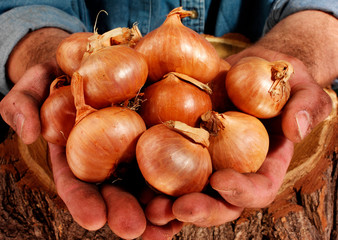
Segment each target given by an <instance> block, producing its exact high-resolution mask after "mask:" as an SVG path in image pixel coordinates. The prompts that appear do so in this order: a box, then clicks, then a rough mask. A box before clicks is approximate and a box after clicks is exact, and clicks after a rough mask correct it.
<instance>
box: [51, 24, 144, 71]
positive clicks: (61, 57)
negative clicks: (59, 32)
mask: <svg viewBox="0 0 338 240" xmlns="http://www.w3.org/2000/svg"><path fill="white" fill-rule="evenodd" d="M141 37H142V35H141V33H140V31H139V29H138V27H137V25H134V26H133V27H132V28H130V29H129V28H114V29H112V30H110V31H108V32H105V33H104V34H102V35H101V34H98V33H97V31H96V29H95V31H94V33H91V32H77V33H73V34H71V35H70V36H69V37H67V38H65V39H63V40H62V41H61V42H60V44H59V46H58V48H57V51H56V61H57V63H58V65H59V67H60V68H61V70H62V71H63V72H64V73H65V74H67V75H68V76H72V75H73V73H74V72H75V71H76V70H78V69H79V67H80V65H81V62H82V59H83V56H84V55H85V57H87V55H89V54H91V53H93V52H94V51H96V50H99V49H101V48H103V47H108V46H113V45H127V46H130V47H134V46H135V44H136V43H137V42H138V41H139V40H140V38H141Z"/></svg>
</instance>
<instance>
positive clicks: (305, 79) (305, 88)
mask: <svg viewBox="0 0 338 240" xmlns="http://www.w3.org/2000/svg"><path fill="white" fill-rule="evenodd" d="M294 79H295V80H293V81H291V86H292V88H291V89H292V90H291V97H290V99H289V101H288V102H287V104H286V105H285V107H284V110H283V113H282V129H283V132H284V134H285V136H286V137H287V138H289V139H290V140H291V141H293V142H300V141H301V140H302V139H304V138H305V137H306V136H307V135H308V134H309V133H310V132H311V131H312V129H313V128H314V127H315V126H316V125H317V124H319V123H320V122H321V121H323V120H324V119H325V118H326V117H327V116H328V115H329V114H330V112H331V109H332V102H331V98H330V97H329V95H328V94H327V93H326V92H325V91H324V90H323V89H322V88H321V87H319V85H317V84H316V83H315V82H314V80H312V78H311V77H310V75H308V74H307V72H302V71H298V72H295V76H294Z"/></svg>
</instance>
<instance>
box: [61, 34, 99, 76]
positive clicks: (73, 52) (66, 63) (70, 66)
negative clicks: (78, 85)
mask: <svg viewBox="0 0 338 240" xmlns="http://www.w3.org/2000/svg"><path fill="white" fill-rule="evenodd" d="M92 35H93V33H90V32H77V33H73V34H71V35H70V36H69V37H67V38H65V39H63V40H62V41H61V42H60V44H59V46H58V48H57V50H56V61H57V63H58V65H59V67H60V68H61V70H62V71H63V72H64V73H65V74H67V75H68V76H72V75H73V73H74V72H75V71H76V70H77V69H79V67H80V65H81V61H82V57H83V54H84V53H85V52H86V50H87V44H88V38H89V37H91V36H92Z"/></svg>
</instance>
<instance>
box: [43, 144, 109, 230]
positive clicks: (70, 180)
mask: <svg viewBox="0 0 338 240" xmlns="http://www.w3.org/2000/svg"><path fill="white" fill-rule="evenodd" d="M49 149H50V158H51V162H52V168H53V174H54V181H55V185H56V189H57V192H58V194H59V196H60V198H61V199H62V200H63V201H64V203H65V204H66V206H67V208H68V210H69V212H70V214H71V215H72V216H73V218H74V220H75V221H76V222H77V223H78V224H79V225H81V226H82V227H83V228H85V229H87V230H97V229H99V228H101V227H102V226H104V225H105V223H106V205H105V202H104V200H103V198H102V196H101V194H100V192H99V191H98V189H97V187H96V186H95V185H93V184H89V183H85V182H82V181H80V180H78V179H77V178H75V176H74V175H73V173H72V172H71V170H70V168H69V166H68V164H67V161H66V156H65V148H64V147H60V146H57V145H54V144H51V143H49Z"/></svg>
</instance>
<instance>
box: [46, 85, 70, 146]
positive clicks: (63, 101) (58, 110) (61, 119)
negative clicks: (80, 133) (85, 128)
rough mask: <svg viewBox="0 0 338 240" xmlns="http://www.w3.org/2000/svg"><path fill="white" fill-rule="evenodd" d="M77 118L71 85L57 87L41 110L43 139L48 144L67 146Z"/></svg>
mask: <svg viewBox="0 0 338 240" xmlns="http://www.w3.org/2000/svg"><path fill="white" fill-rule="evenodd" d="M54 81H58V79H56V80H54ZM52 88H53V87H52ZM75 116H76V108H75V105H74V98H73V95H72V92H71V89H70V85H64V86H61V87H60V86H55V87H54V90H52V91H51V93H50V95H49V96H48V97H47V99H46V100H45V102H44V103H43V104H42V106H41V109H40V121H41V135H42V137H43V138H44V139H45V140H46V141H47V142H50V143H54V144H57V145H61V146H66V143H67V139H68V136H69V133H70V131H71V130H72V128H73V126H74V124H75Z"/></svg>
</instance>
